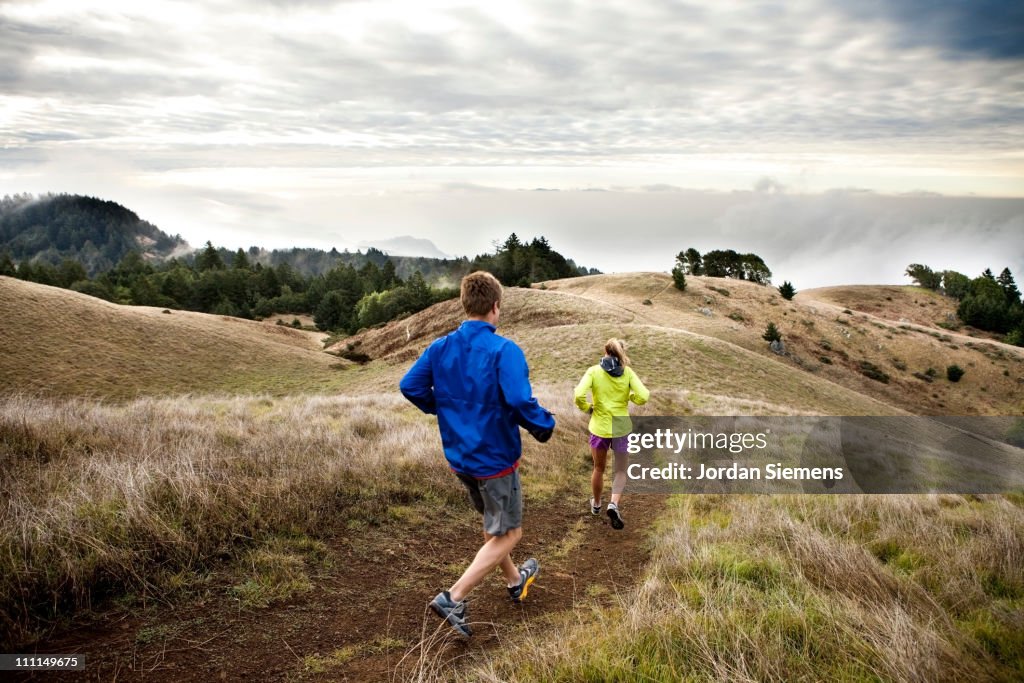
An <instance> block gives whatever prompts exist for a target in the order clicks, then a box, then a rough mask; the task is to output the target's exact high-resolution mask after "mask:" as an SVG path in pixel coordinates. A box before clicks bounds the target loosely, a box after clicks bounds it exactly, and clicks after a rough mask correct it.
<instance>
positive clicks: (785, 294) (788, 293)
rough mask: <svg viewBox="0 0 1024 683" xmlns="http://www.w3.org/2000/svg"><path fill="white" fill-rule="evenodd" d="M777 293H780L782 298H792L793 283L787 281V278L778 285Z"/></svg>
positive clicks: (794, 291) (793, 293)
mask: <svg viewBox="0 0 1024 683" xmlns="http://www.w3.org/2000/svg"><path fill="white" fill-rule="evenodd" d="M779 294H781V295H782V298H783V299H785V300H786V301H789V300H791V299H792V298H793V295H795V294H796V290H795V289H793V284H792V283H791V282H789V280H786V281H785V282H783V283H782V284H781V285H779Z"/></svg>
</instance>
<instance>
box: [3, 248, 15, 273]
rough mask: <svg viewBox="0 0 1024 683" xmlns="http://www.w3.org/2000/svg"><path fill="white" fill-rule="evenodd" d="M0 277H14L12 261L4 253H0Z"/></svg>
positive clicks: (7, 254) (8, 255)
mask: <svg viewBox="0 0 1024 683" xmlns="http://www.w3.org/2000/svg"><path fill="white" fill-rule="evenodd" d="M0 275H6V276H7V277H14V275H15V270H14V261H12V260H11V255H10V254H9V253H7V252H6V251H0Z"/></svg>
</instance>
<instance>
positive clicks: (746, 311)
mask: <svg viewBox="0 0 1024 683" xmlns="http://www.w3.org/2000/svg"><path fill="white" fill-rule="evenodd" d="M687 285H688V286H687V289H686V291H685V292H679V291H678V290H676V289H675V288H673V287H672V284H671V278H670V277H669V276H667V275H664V274H661V273H630V274H624V275H598V276H590V277H583V278H578V279H575V280H559V281H557V282H549V283H546V285H545V286H546V287H547V288H548V291H549V292H550V291H554V292H561V293H566V294H570V295H573V296H576V297H579V298H581V299H583V300H584V301H590V302H600V303H601V304H603V305H605V306H608V305H611V306H615V307H616V310H618V311H620V312H621V313H622V314H623V315H626V316H630V317H631V320H632V321H633V322H634V323H648V324H654V325H660V326H664V327H669V328H673V329H681V330H687V331H689V332H693V333H696V334H700V335H705V336H707V337H714V338H715V339H719V340H721V341H724V342H728V343H730V344H732V345H734V346H736V347H740V348H743V349H746V350H748V351H751V352H753V353H754V354H756V355H758V356H761V357H763V358H765V359H770V360H771V361H772V362H777V363H782V364H784V365H785V366H786V367H787V369H788V370H795V371H799V372H798V373H797V374H798V375H799V376H801V377H804V378H805V377H813V378H820V379H821V380H826V381H828V382H831V383H833V384H836V385H840V386H842V387H845V388H847V389H850V390H852V391H854V392H857V393H858V394H862V395H864V396H870V397H872V398H875V399H877V400H879V401H882V402H884V403H887V404H889V405H891V406H894V407H897V408H901V409H903V410H906V411H909V412H913V413H920V414H935V415H941V414H947V415H986V414H991V415H1015V414H1021V413H1022V412H1024V349H1021V348H1018V347H1014V346H1010V345H1007V344H1002V343H1000V342H996V341H990V340H980V339H975V338H971V337H968V336H965V335H960V334H957V333H954V332H948V331H945V330H935V329H930V328H926V327H922V326H919V325H915V324H913V323H905V322H900V321H899V320H900V319H899V318H897V319H896V320H887V319H885V318H881V317H878V316H875V315H871V314H868V313H860V312H856V311H854V310H853V309H840V308H838V307H837V306H836V305H835V304H825V303H819V302H818V301H816V300H811V299H810V297H808V299H809V300H806V301H805V300H802V299H801V298H800V297H799V296H798V297H797V299H796V300H794V301H786V300H785V299H783V298H782V297H781V296H780V295H779V294H778V292H777V291H776V290H775V289H773V288H771V287H761V286H759V285H755V284H752V283H749V282H742V281H737V280H728V279H723V278H706V277H690V278H687ZM884 296H886V295H884V294H883V295H882V296H881V298H882V299H883V300H884ZM936 296H937V295H936ZM644 302H648V303H646V304H645V303H644ZM845 310H848V311H850V312H849V313H846V312H844V311H845ZM895 312H898V311H895ZM768 322H774V323H775V324H776V325H777V326H778V328H779V330H780V331H781V332H782V335H783V340H784V342H785V344H786V350H787V355H786V356H785V357H780V356H777V355H775V354H773V353H772V352H771V351H770V350H769V349H768V344H767V343H766V342H764V340H762V339H761V335H762V333H763V332H764V329H765V327H766V325H767V324H768ZM954 364H955V365H959V366H960V367H961V368H963V369H964V370H965V371H966V374H965V375H964V376H963V378H962V379H961V380H960V381H959V382H958V383H955V384H954V383H952V382H949V381H947V380H946V368H947V367H948V366H950V365H954ZM929 369H930V370H931V372H929ZM869 375H874V376H875V377H877V378H883V379H885V380H886V381H884V382H883V381H878V380H877V379H872V378H871V377H869ZM929 380H931V381H929ZM844 400H845V399H844Z"/></svg>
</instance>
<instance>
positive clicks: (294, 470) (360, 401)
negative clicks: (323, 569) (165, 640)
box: [0, 386, 585, 643]
mask: <svg viewBox="0 0 1024 683" xmlns="http://www.w3.org/2000/svg"><path fill="white" fill-rule="evenodd" d="M540 396H541V398H542V400H543V401H544V402H545V404H546V405H550V406H551V407H552V408H553V409H554V410H555V411H556V412H557V413H559V415H560V416H561V417H560V419H561V421H562V422H561V428H560V429H559V430H558V432H557V434H556V436H555V437H554V438H553V439H552V441H551V442H549V443H548V444H546V445H544V446H543V447H540V446H539V444H536V443H534V442H532V441H530V440H529V439H527V441H528V443H526V444H525V448H524V455H525V461H524V462H526V463H527V464H526V466H524V468H523V471H524V478H525V479H526V481H527V482H528V486H527V490H528V491H529V492H530V496H531V498H533V499H535V500H540V499H543V498H545V497H547V496H551V495H554V494H555V493H556V492H558V491H561V490H564V488H565V487H566V486H568V485H569V483H570V482H571V481H572V478H573V476H574V475H575V474H576V473H577V470H578V463H579V458H578V457H576V456H578V455H579V454H580V452H581V451H582V439H581V438H580V436H579V435H580V434H581V433H582V431H583V430H584V428H585V427H584V425H585V420H584V417H583V415H582V414H580V413H578V411H576V409H575V407H574V406H572V403H571V387H569V386H561V387H556V388H547V389H542V390H541V392H540ZM382 473H386V474H387V476H382ZM0 496H2V498H3V500H5V502H6V503H5V506H4V507H3V508H2V509H0V615H3V616H2V621H0V643H2V642H6V643H16V642H23V641H27V640H31V639H32V637H33V635H34V634H35V633H36V632H38V630H39V629H40V628H42V627H44V626H45V625H46V624H48V623H50V622H52V621H53V620H54V619H56V618H58V617H61V616H64V615H69V614H72V613H74V612H75V611H77V610H81V609H83V608H89V607H90V606H91V605H92V604H93V602H94V601H95V600H97V599H100V598H103V597H105V596H116V595H121V594H124V593H135V594H140V595H145V596H147V598H149V599H158V600H159V599H162V598H164V597H166V596H168V595H170V594H172V593H173V592H174V591H175V590H177V589H179V588H183V587H187V586H188V584H189V582H190V581H192V580H195V579H196V577H197V576H200V575H203V574H205V573H207V572H209V571H210V570H211V568H213V567H214V566H216V565H217V564H218V563H220V562H223V561H224V560H228V561H230V562H233V563H234V564H235V565H237V571H236V572H235V574H238V575H239V576H240V577H241V578H240V580H239V582H238V584H237V585H236V586H235V587H234V588H233V589H232V594H233V595H234V597H236V598H237V599H238V601H239V602H240V603H241V604H242V606H248V607H258V606H263V605H266V604H269V603H270V602H273V601H274V600H277V599H281V598H284V597H288V596H289V595H292V594H295V593H298V592H303V591H305V590H308V589H309V587H310V581H309V578H308V572H307V571H306V569H307V567H306V565H307V564H308V563H310V562H313V563H315V562H316V561H317V560H318V559H319V558H321V557H322V555H323V547H322V545H321V544H319V543H318V542H317V541H316V540H315V539H316V537H323V536H325V535H331V534H338V533H341V534H344V533H349V532H350V531H351V530H352V529H356V530H357V529H358V528H359V527H360V526H365V525H366V524H377V523H384V522H386V521H388V520H390V519H392V518H393V517H394V516H395V514H396V511H401V510H407V509H409V506H416V505H421V504H422V505H438V504H447V503H458V504H460V505H461V504H462V502H463V492H462V490H461V488H460V487H459V486H458V485H457V483H455V482H454V479H453V478H452V477H451V474H450V473H449V471H448V468H447V467H446V466H445V462H444V458H443V455H442V452H441V444H440V438H439V436H438V432H437V426H436V421H435V420H434V419H433V418H432V417H430V416H426V415H422V414H421V413H419V412H418V411H416V410H415V409H414V408H412V407H411V406H410V405H409V404H408V403H406V402H405V400H404V399H402V398H401V396H399V395H397V392H395V393H391V394H388V395H383V396H375V397H371V396H361V397H357V398H352V397H325V396H310V397H293V398H289V399H284V400H280V399H274V398H271V397H258V396H250V397H239V398H187V397H186V398H174V399H139V400H136V401H132V402H129V403H126V404H123V405H102V404H96V403H90V402H87V401H83V400H67V401H57V400H52V399H40V398H27V397H18V396H8V397H5V398H2V399H0ZM339 526H340V528H339Z"/></svg>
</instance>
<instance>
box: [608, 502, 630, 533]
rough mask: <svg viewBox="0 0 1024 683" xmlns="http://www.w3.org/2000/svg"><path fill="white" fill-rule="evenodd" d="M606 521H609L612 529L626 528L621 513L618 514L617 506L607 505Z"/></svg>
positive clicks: (613, 504)
mask: <svg viewBox="0 0 1024 683" xmlns="http://www.w3.org/2000/svg"><path fill="white" fill-rule="evenodd" d="M608 519H610V520H611V522H612V528H613V529H621V528H622V527H624V526H626V522H624V521H623V519H622V513H621V512H619V506H618V505H616V504H615V503H608Z"/></svg>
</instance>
